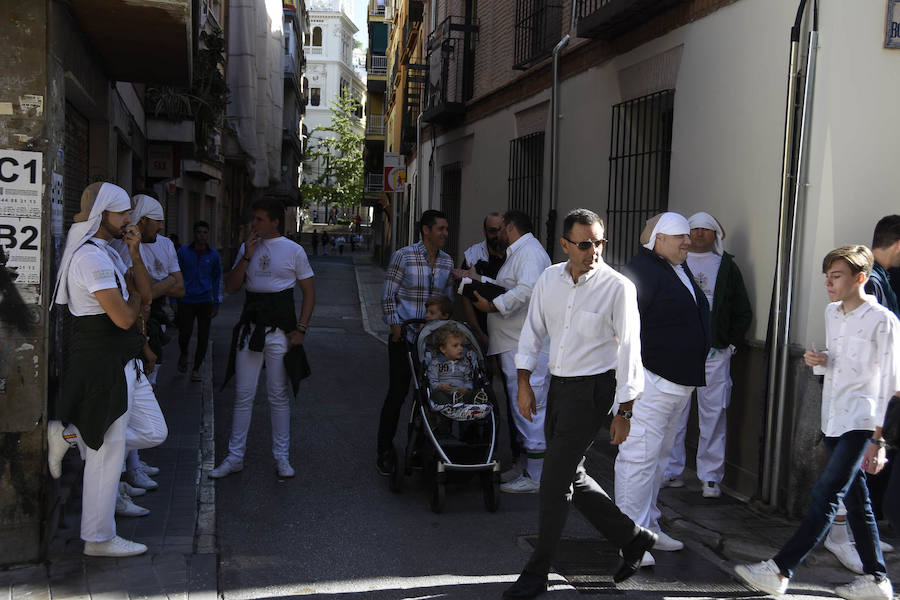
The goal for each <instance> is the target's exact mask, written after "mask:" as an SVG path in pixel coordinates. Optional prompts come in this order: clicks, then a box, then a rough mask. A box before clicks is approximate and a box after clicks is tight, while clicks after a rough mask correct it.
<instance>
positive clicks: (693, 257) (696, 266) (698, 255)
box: [687, 252, 722, 310]
mask: <svg viewBox="0 0 900 600" xmlns="http://www.w3.org/2000/svg"><path fill="white" fill-rule="evenodd" d="M687 264H688V267H690V268H691V272H692V273H693V274H694V281H696V282H697V285H699V286H700V289H701V290H703V293H704V294H705V295H706V299H707V300H708V301H709V309H710V310H712V305H713V296H714V295H715V293H716V278H717V277H718V276H719V265H721V264H722V257H721V256H719V255H718V254H716V253H715V252H688V257H687Z"/></svg>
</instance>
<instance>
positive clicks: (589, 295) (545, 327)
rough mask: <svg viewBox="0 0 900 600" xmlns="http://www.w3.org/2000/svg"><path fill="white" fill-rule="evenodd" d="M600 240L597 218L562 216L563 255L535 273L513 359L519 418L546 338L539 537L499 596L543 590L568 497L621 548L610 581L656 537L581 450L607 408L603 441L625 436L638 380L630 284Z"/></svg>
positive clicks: (583, 213) (528, 415) (529, 405)
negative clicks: (594, 473) (618, 500)
mask: <svg viewBox="0 0 900 600" xmlns="http://www.w3.org/2000/svg"><path fill="white" fill-rule="evenodd" d="M604 241H605V240H604V239H603V221H601V220H600V217H598V216H597V215H596V214H595V213H593V212H591V211H589V210H586V209H583V208H581V209H576V210H573V211H572V212H570V213H569V214H568V215H566V218H565V221H564V222H563V236H562V239H561V240H560V245H561V246H562V249H563V252H565V253H566V255H568V257H569V260H568V261H567V262H564V263H559V264H555V265H553V266H552V267H550V268H549V269H547V270H545V271H544V273H543V274H542V275H541V276H540V278H539V279H538V281H537V283H536V284H535V286H534V292H533V293H532V295H531V304H530V305H529V307H528V315H527V318H526V319H525V323H524V325H523V327H522V334H521V337H520V338H519V346H518V352H517V354H516V357H515V366H516V367H517V369H518V381H519V390H518V391H519V396H518V402H517V403H518V409H519V411H520V413H521V416H522V417H524V418H525V419H532V418H533V417H534V415H535V413H536V402H535V394H534V390H532V388H531V385H530V375H531V372H532V371H533V370H534V369H535V368H536V366H537V364H538V357H539V356H540V354H541V352H542V349H543V348H544V346H545V345H546V344H547V343H548V341H549V346H550V373H551V378H550V390H549V398H548V400H547V416H546V423H547V429H546V431H547V453H546V458H545V459H544V470H543V476H542V478H541V490H540V508H539V513H538V522H539V526H538V531H539V533H538V542H537V545H536V546H535V549H534V553H533V554H532V556H531V559H530V560H529V561H528V564H527V565H525V569H524V570H523V571H522V574H521V575H520V576H519V579H518V580H517V581H516V583H515V584H514V585H513V586H512V587H510V588H509V589H507V590H506V591H505V592H504V594H503V597H504V598H533V597H535V596H537V595H539V594H541V593H543V592H544V591H546V589H547V573H548V572H549V570H550V565H551V563H552V562H553V556H554V554H555V551H556V546H557V544H558V543H559V539H560V536H561V535H562V530H563V527H564V526H565V523H566V516H567V514H568V509H569V502H570V501H571V502H572V503H574V504H575V506H576V507H577V508H578V509H579V510H580V511H581V512H582V513H583V514H584V516H585V517H586V518H587V520H588V521H590V522H591V523H592V524H593V525H594V526H595V527H596V528H597V529H598V530H599V531H600V533H602V534H603V535H604V536H605V537H606V538H607V539H608V540H609V541H610V542H612V543H613V544H614V545H616V546H617V547H619V548H621V550H622V557H623V563H622V565H621V566H620V567H619V569H618V571H616V573H615V574H614V575H613V580H614V581H616V582H621V581H624V580H625V579H628V578H629V577H630V576H631V575H633V574H634V573H635V571H637V569H638V568H639V566H640V563H641V557H642V556H643V555H644V552H645V551H646V550H647V549H649V548H651V547H652V546H653V544H654V542H655V540H656V536H655V535H654V534H653V533H652V532H650V531H649V530H648V529H645V528H643V527H640V526H639V525H636V524H635V522H634V521H633V520H632V519H630V518H629V517H628V516H626V515H625V514H624V513H623V512H622V511H621V510H619V508H618V507H617V506H616V505H615V504H614V503H613V501H612V500H611V499H610V497H609V495H607V493H606V492H605V491H603V488H601V487H600V486H599V485H598V484H597V482H596V481H594V479H593V478H591V477H590V475H588V474H587V473H586V472H585V469H584V454H585V452H587V449H588V448H590V446H591V444H593V442H594V439H595V438H596V437H597V434H598V433H599V431H600V427H602V425H603V423H604V422H605V420H606V417H607V414H608V413H610V412H612V413H613V414H614V416H613V419H612V425H611V426H610V431H609V435H610V441H611V442H612V443H613V444H620V443H622V442H623V441H624V440H625V439H626V438H628V434H629V430H630V421H629V418H630V417H631V412H632V410H636V407H635V405H636V404H637V403H639V402H640V400H637V399H638V397H639V396H640V394H641V391H642V390H643V388H644V370H643V367H642V366H641V340H640V330H641V325H640V316H639V314H638V306H637V292H636V290H635V287H634V284H633V283H631V281H629V280H628V279H627V278H626V277H625V276H624V275H621V274H619V273H617V272H616V271H614V270H613V269H612V268H611V267H609V266H607V265H606V263H604V262H603V259H602V258H601V257H600V254H601V252H602V251H603V242H604ZM636 400H637V402H635V401H636Z"/></svg>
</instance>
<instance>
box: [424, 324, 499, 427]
mask: <svg viewBox="0 0 900 600" xmlns="http://www.w3.org/2000/svg"><path fill="white" fill-rule="evenodd" d="M433 340H434V347H435V348H436V349H437V350H438V352H437V353H435V354H434V355H432V356H430V357H428V358H430V360H428V361H427V368H426V375H427V377H428V386H429V388H430V392H431V394H430V397H431V402H432V404H433V405H434V409H435V410H437V411H438V412H440V413H441V414H442V415H444V416H445V417H447V418H450V419H453V420H455V421H462V420H470V419H472V418H477V417H479V416H481V415H483V414H484V413H485V412H486V411H488V410H490V404H489V400H488V396H487V394H486V393H485V391H484V390H478V391H477V392H473V389H472V388H473V382H474V379H475V371H476V368H477V364H478V358H477V356H476V354H475V351H474V350H471V349H469V350H467V349H466V347H465V342H466V336H465V335H464V334H463V333H462V332H461V331H460V330H459V329H458V327H457V326H456V325H453V324H449V323H448V324H447V325H443V326H441V327H439V328H438V329H436V330H435V332H434V338H433Z"/></svg>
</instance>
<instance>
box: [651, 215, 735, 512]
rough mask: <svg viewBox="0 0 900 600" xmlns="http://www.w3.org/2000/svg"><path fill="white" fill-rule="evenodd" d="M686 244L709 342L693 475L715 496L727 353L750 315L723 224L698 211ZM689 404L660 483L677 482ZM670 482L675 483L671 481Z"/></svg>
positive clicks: (721, 460) (721, 470)
mask: <svg viewBox="0 0 900 600" xmlns="http://www.w3.org/2000/svg"><path fill="white" fill-rule="evenodd" d="M688 223H689V224H690V226H691V246H690V248H689V249H688V256H687V264H688V267H690V269H691V272H692V273H693V274H694V280H695V281H696V283H697V285H698V286H700V289H702V290H703V294H704V295H705V296H706V300H707V302H709V306H710V323H711V330H710V335H711V336H712V342H711V343H712V347H711V348H710V349H709V354H708V355H707V357H706V385H705V386H701V387H698V388H697V416H698V420H699V421H700V437H699V439H698V441H697V478H698V479H699V480H700V483H701V484H702V485H703V489H702V494H703V497H704V498H718V497H719V496H720V495H721V494H722V490H721V488H720V487H719V484H720V483H722V477H723V476H724V475H725V431H726V409H727V408H728V404H729V403H730V402H731V357H732V355H733V354H734V351H735V348H736V347H737V346H738V345H740V344H742V343H743V342H744V335H745V334H746V333H747V329H748V328H749V327H750V322H751V321H752V320H753V309H752V308H751V306H750V298H749V296H748V295H747V288H746V287H744V279H743V277H741V271H740V269H738V266H737V264H735V262H734V256H732V255H731V254H729V253H727V252H725V250H724V249H723V248H722V240H724V239H725V229H724V228H723V227H722V225H721V224H720V223H719V221H717V220H716V219H715V217H713V216H712V215H710V214H709V213H705V212H698V213H696V214H694V215H691V217H690V218H689V219H688ZM690 412H691V404H690V402H688V403H687V404H685V406H684V410H683V411H682V413H681V417H680V422H679V424H678V433H677V434H676V436H675V445H674V446H673V448H672V456H671V459H670V460H669V465H668V467H666V471H665V474H664V485H669V486H672V487H677V484H679V483H682V480H681V474H682V472H683V471H684V464H685V454H686V453H685V449H684V437H685V433H686V431H687V423H688V416H689V415H690ZM673 484H675V485H673Z"/></svg>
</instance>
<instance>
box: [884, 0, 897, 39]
mask: <svg viewBox="0 0 900 600" xmlns="http://www.w3.org/2000/svg"><path fill="white" fill-rule="evenodd" d="M884 47H885V48H897V49H900V0H887V18H886V19H885V29H884Z"/></svg>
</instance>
